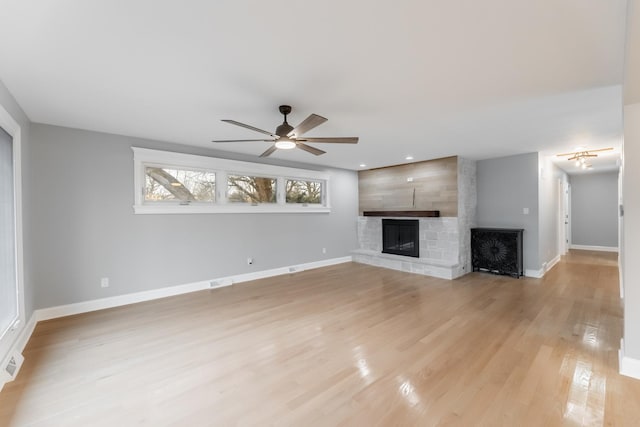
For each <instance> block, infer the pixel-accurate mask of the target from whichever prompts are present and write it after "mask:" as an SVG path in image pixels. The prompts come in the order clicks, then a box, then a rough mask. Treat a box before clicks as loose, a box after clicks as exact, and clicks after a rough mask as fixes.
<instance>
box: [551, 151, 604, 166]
mask: <svg viewBox="0 0 640 427" xmlns="http://www.w3.org/2000/svg"><path fill="white" fill-rule="evenodd" d="M609 150H613V148H611V147H609V148H599V149H597V150H581V151H574V152H573V153H562V154H557V156H558V157H564V156H569V158H568V159H567V160H569V161H570V162H571V161H575V162H576V167H579V168H581V169H590V168H592V167H593V165H592V164H591V163H589V161H588V159H590V158H592V157H598V155H597V154H595V153H597V152H600V151H609Z"/></svg>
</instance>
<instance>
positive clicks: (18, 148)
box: [0, 105, 26, 389]
mask: <svg viewBox="0 0 640 427" xmlns="http://www.w3.org/2000/svg"><path fill="white" fill-rule="evenodd" d="M0 127H2V129H4V130H5V132H7V133H8V134H9V135H11V137H12V138H13V147H12V148H13V186H14V193H13V194H14V196H13V197H14V205H15V206H14V209H15V210H14V218H15V219H14V221H15V245H16V247H15V250H16V254H15V255H16V259H15V263H16V282H17V287H18V289H17V292H18V318H17V320H16V321H15V322H14V323H13V326H12V327H11V328H10V329H9V330H8V331H7V333H6V334H5V335H4V336H3V337H2V340H1V341H0V363H1V364H2V366H1V367H2V368H4V366H5V362H6V358H7V357H9V356H11V354H10V353H11V351H12V347H13V346H14V345H15V343H16V340H17V338H18V337H19V336H20V334H21V333H22V331H23V329H24V327H25V324H26V322H25V306H24V259H23V254H22V250H23V249H22V248H23V244H22V139H21V138H22V130H21V128H20V125H19V124H18V122H17V121H16V120H15V119H14V118H13V117H12V116H11V114H10V113H9V112H8V111H7V110H6V109H5V108H4V106H2V105H0ZM2 383H3V378H2V376H1V375H0V389H1V388H2Z"/></svg>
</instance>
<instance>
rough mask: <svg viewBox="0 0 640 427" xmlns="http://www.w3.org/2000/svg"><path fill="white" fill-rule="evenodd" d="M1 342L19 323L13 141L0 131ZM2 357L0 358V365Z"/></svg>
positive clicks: (0, 129)
mask: <svg viewBox="0 0 640 427" xmlns="http://www.w3.org/2000/svg"><path fill="white" fill-rule="evenodd" d="M0 166H1V167H0V171H1V173H0V178H1V179H0V338H2V337H4V336H5V334H6V333H7V332H8V331H9V329H10V328H11V327H12V326H13V324H14V323H15V321H16V320H18V292H17V291H18V289H17V288H16V257H15V255H16V242H15V237H14V236H15V219H14V211H15V209H14V196H13V188H14V186H13V139H12V138H11V136H10V135H9V134H8V133H6V132H5V131H4V130H3V129H2V128H0ZM1 359H2V357H0V361H1Z"/></svg>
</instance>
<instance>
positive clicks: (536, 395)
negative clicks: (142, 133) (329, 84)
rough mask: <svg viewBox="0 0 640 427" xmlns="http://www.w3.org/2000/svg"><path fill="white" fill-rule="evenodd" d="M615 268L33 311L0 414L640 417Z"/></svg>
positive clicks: (326, 279) (578, 265)
mask: <svg viewBox="0 0 640 427" xmlns="http://www.w3.org/2000/svg"><path fill="white" fill-rule="evenodd" d="M617 271H618V270H617V263H616V257H615V254H609V253H598V252H591V251H571V252H570V254H569V255H568V256H566V257H563V260H562V261H561V262H560V263H559V264H558V265H557V266H556V267H554V269H553V270H552V271H550V272H549V273H548V274H547V275H546V276H545V278H544V279H531V278H521V279H519V280H516V279H512V278H509V277H502V276H493V275H490V274H485V273H473V274H469V275H467V276H464V277H462V278H460V279H458V280H454V281H447V280H442V279H435V278H429V277H424V276H418V275H412V274H407V273H402V272H398V271H393V270H385V269H380V268H376V267H371V266H367V265H362V264H355V263H353V264H342V265H337V266H332V267H327V268H322V269H317V270H310V271H305V272H301V273H297V274H292V275H287V276H279V277H273V278H269V279H264V280H259V281H255V282H251V283H244V284H239V285H234V286H232V287H228V288H221V289H215V290H208V291H202V292H198V293H193V294H189V295H181V296H176V297H172V298H166V299H163V300H157V301H151V302H146V303H141V304H135V305H130V306H126V307H119V308H114V309H110V310H103V311H99V312H94V313H88V314H83V315H77V316H70V317H67V318H62V319H56V320H51V321H47V322H42V323H40V324H38V326H37V328H36V330H35V332H34V335H33V337H32V339H31V341H30V342H29V344H28V346H27V348H26V350H25V353H24V354H25V356H26V361H25V364H24V366H23V368H22V371H21V372H20V374H19V376H18V378H17V379H16V381H14V382H13V383H9V384H7V385H6V386H5V389H4V390H3V391H2V393H0V425H2V426H27V425H29V426H50V425H65V426H86V425H91V426H113V425H123V426H127V425H137V424H148V425H156V426H157V425H194V426H195V425H271V424H276V425H331V426H333V425H349V426H350V425H372V426H375V425H476V424H481V425H621V426H625V425H629V426H632V425H640V404H638V402H640V381H637V380H633V379H630V378H627V377H623V376H620V375H619V374H618V373H617V370H618V366H617V348H618V344H619V339H620V337H621V334H622V305H621V302H620V299H619V298H618V276H617V274H618V273H617Z"/></svg>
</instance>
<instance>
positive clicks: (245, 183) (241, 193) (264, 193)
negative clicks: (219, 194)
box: [227, 175, 276, 204]
mask: <svg viewBox="0 0 640 427" xmlns="http://www.w3.org/2000/svg"><path fill="white" fill-rule="evenodd" d="M227 186H228V190H227V200H229V201H230V202H244V203H253V204H257V203H276V180H275V179H273V178H264V177H257V176H246V175H229V176H228V178H227Z"/></svg>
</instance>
